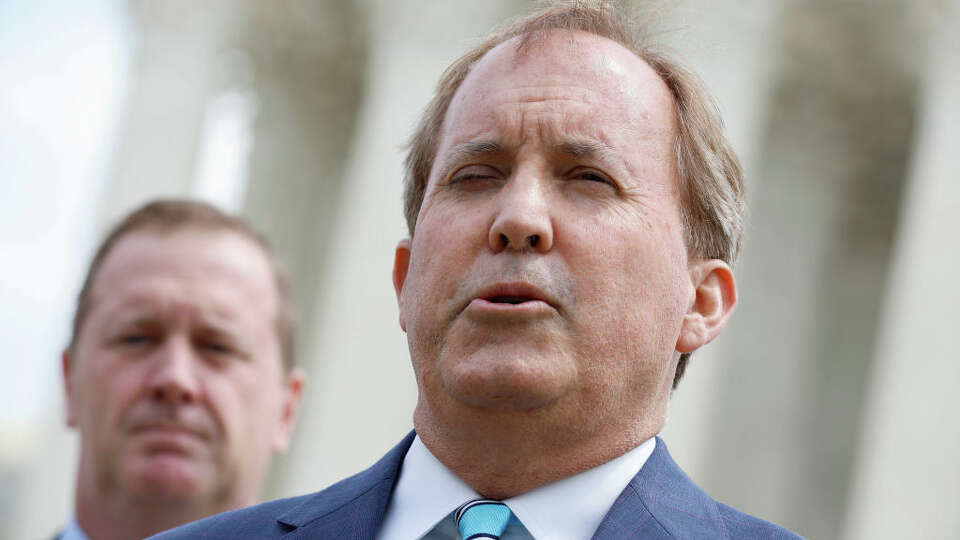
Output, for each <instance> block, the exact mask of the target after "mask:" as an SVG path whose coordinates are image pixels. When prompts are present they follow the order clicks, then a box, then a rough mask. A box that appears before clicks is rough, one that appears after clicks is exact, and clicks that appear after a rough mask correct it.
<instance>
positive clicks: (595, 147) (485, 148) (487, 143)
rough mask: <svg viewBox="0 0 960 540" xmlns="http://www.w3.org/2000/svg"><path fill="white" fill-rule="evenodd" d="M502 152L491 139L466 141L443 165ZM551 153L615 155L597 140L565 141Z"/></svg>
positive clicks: (499, 145)
mask: <svg viewBox="0 0 960 540" xmlns="http://www.w3.org/2000/svg"><path fill="white" fill-rule="evenodd" d="M504 151H505V149H504V146H503V144H501V143H500V142H497V141H495V140H492V139H483V140H478V141H468V142H465V143H462V144H458V145H457V146H454V147H453V148H452V149H451V150H450V152H449V153H448V154H447V156H446V159H444V160H443V163H444V166H445V168H446V167H450V166H452V165H453V164H456V163H460V162H462V161H464V160H470V159H474V158H478V157H481V156H489V155H491V154H500V153H502V152H504ZM553 151H554V152H556V153H558V154H566V155H568V156H573V157H587V158H597V159H603V158H606V157H609V156H610V155H612V154H615V152H614V150H613V148H612V147H611V146H610V145H608V144H606V143H604V142H601V141H597V140H567V141H563V142H561V143H558V144H556V145H554V146H553Z"/></svg>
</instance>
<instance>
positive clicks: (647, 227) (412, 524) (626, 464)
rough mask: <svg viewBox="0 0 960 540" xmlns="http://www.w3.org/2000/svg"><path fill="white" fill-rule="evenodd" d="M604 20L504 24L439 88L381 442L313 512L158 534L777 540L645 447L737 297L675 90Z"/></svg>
mask: <svg viewBox="0 0 960 540" xmlns="http://www.w3.org/2000/svg"><path fill="white" fill-rule="evenodd" d="M637 32H638V30H636V29H634V28H633V27H632V26H630V24H629V23H628V22H627V21H626V19H625V18H622V17H620V16H619V15H618V14H617V13H615V12H614V10H613V9H611V8H609V7H608V6H605V5H600V6H593V7H591V6H588V5H584V3H582V2H578V3H562V4H557V5H554V6H552V7H549V8H546V9H544V10H542V11H538V12H536V13H533V14H531V15H528V16H526V17H523V18H521V19H519V20H517V21H514V22H512V23H510V24H508V25H507V26H505V27H504V28H502V29H500V30H499V31H497V32H495V33H494V34H492V35H491V36H489V37H488V38H487V39H486V40H485V41H484V42H483V44H481V45H480V46H478V47H477V48H475V49H473V50H472V51H470V52H468V53H467V54H466V55H465V56H463V57H462V58H461V59H459V60H458V61H457V62H455V63H454V64H453V65H452V66H451V67H450V68H449V69H448V70H447V72H446V74H445V75H444V78H443V79H442V80H441V81H440V85H439V88H438V92H437V94H436V95H435V96H434V99H433V101H432V102H431V103H430V105H429V106H428V108H427V110H426V113H425V115H424V117H423V119H422V121H421V123H420V126H419V129H418V131H417V133H416V135H415V137H414V140H413V144H412V147H411V150H410V154H409V156H408V158H407V167H408V169H407V178H406V182H407V185H406V199H405V209H406V217H407V222H408V226H409V232H410V238H409V239H407V240H404V241H401V242H400V244H399V246H398V247H397V249H396V258H395V264H394V270H393V281H394V285H395V288H396V291H397V298H398V301H399V308H400V309H399V311H400V326H401V327H402V328H403V329H404V331H406V333H407V339H408V344H409V349H410V357H411V360H412V363H413V368H414V372H415V374H416V380H417V385H418V387H419V400H418V403H417V407H416V410H415V411H414V426H415V428H416V431H415V432H414V433H411V434H410V435H409V436H408V437H407V438H406V439H405V440H404V441H403V442H401V443H400V444H399V445H398V446H397V447H395V448H394V449H393V450H392V451H390V452H389V453H388V454H387V455H386V456H385V457H384V458H383V459H382V460H381V461H380V462H378V463H377V464H375V465H374V466H373V467H371V468H370V469H368V470H366V471H364V472H362V473H360V474H359V475H357V476H354V477H352V478H348V479H347V480H344V481H342V482H340V483H338V484H336V485H334V486H332V487H330V488H328V489H326V490H324V491H321V492H319V493H316V494H313V495H309V496H304V497H299V498H295V499H290V500H286V501H279V502H274V503H269V504H267V505H263V506H260V507H256V508H253V509H248V510H245V511H241V512H237V513H233V514H230V515H227V516H220V517H214V518H210V519H208V520H204V521H201V522H200V523H197V524H193V525H190V526H187V527H184V528H182V529H179V530H178V531H176V532H174V533H171V534H170V535H169V536H163V538H171V539H172V538H179V539H187V538H193V539H201V538H203V539H210V538H228V537H230V536H231V535H241V536H243V535H246V536H250V537H257V538H280V537H283V535H289V536H287V537H289V538H294V537H296V538H357V539H361V538H362V539H367V538H369V539H374V538H379V539H385V540H394V539H411V538H428V539H460V538H463V539H472V538H504V539H507V538H541V539H549V540H553V539H568V538H569V539H588V538H602V539H623V538H644V539H652V538H710V539H716V538H785V539H786V538H795V537H796V536H795V535H793V534H792V533H790V532H788V531H786V530H784V529H782V528H780V527H777V526H776V525H773V524H771V523H768V522H765V521H763V520H760V519H757V518H754V517H751V516H748V515H746V514H744V513H741V512H739V511H737V510H734V509H732V508H730V507H729V506H726V505H723V504H720V503H718V502H716V501H715V500H713V499H712V498H710V497H709V496H708V495H707V494H706V493H704V492H703V491H701V490H700V489H699V488H698V487H697V486H696V485H694V483H693V482H692V481H691V480H690V479H689V478H688V477H687V476H686V475H684V473H683V472H682V471H681V470H680V468H679V467H678V466H677V465H676V464H675V463H674V461H673V460H672V459H671V457H670V454H669V453H668V451H667V448H666V445H665V444H664V442H663V441H662V440H660V439H659V438H657V434H658V433H659V432H660V430H661V429H662V427H663V425H664V422H665V419H666V414H667V408H668V404H669V400H670V397H671V393H672V391H673V389H674V387H675V386H676V384H677V383H678V382H679V380H680V378H681V376H682V375H683V371H684V369H685V367H686V365H687V362H688V360H689V358H690V355H691V354H692V353H693V352H694V351H696V350H697V349H698V348H700V347H702V346H703V345H705V344H707V343H708V342H710V341H711V340H713V339H714V338H715V337H716V336H717V335H718V334H719V333H720V331H721V330H722V329H723V327H724V324H725V323H726V321H727V319H728V317H729V316H730V314H731V313H732V310H733V308H734V305H735V304H736V300H737V293H736V285H735V282H734V277H733V272H732V270H731V265H732V264H733V261H734V259H735V257H736V255H737V251H738V249H739V245H740V235H741V230H742V223H743V217H742V214H743V208H744V198H743V183H742V178H741V169H740V165H739V163H738V160H737V158H736V156H735V155H734V153H733V151H732V150H731V148H730V145H729V144H728V142H727V141H726V139H725V137H724V135H723V132H722V128H721V122H720V119H719V117H718V115H717V113H716V111H715V108H714V107H713V104H712V102H711V101H710V99H709V97H708V95H707V94H706V93H705V91H704V90H703V89H702V87H701V86H700V84H699V83H698V82H697V79H696V78H695V77H694V76H693V75H691V74H690V73H689V72H687V71H685V70H684V69H683V68H681V67H680V66H679V65H678V64H676V63H675V62H673V61H671V60H670V59H668V58H667V57H665V56H662V55H660V54H658V53H656V52H654V51H653V50H652V49H650V48H648V47H646V46H644V45H643V44H642V42H641V40H640V39H639V38H638V37H637V35H638V34H637Z"/></svg>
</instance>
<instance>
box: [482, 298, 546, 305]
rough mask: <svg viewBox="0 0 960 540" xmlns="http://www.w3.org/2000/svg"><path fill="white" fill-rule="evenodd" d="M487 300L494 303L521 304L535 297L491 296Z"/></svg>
mask: <svg viewBox="0 0 960 540" xmlns="http://www.w3.org/2000/svg"><path fill="white" fill-rule="evenodd" d="M487 300H488V301H489V302H492V303H494V304H522V303H524V302H532V301H534V300H537V299H536V298H532V297H530V296H493V297H490V298H488V299H487Z"/></svg>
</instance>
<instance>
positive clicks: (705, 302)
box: [677, 259, 737, 353]
mask: <svg viewBox="0 0 960 540" xmlns="http://www.w3.org/2000/svg"><path fill="white" fill-rule="evenodd" d="M690 281H691V284H692V285H693V291H694V297H693V302H692V303H691V305H690V308H689V309H688V310H687V314H686V315H685V316H684V317H683V325H682V326H681V328H680V337H679V338H677V351H678V352H680V353H691V352H693V351H695V350H697V349H699V348H700V347H703V346H704V345H706V344H707V343H710V342H711V341H713V339H714V338H716V337H717V336H718V335H720V331H721V330H723V327H724V325H726V324H727V319H729V318H730V315H731V314H732V313H733V308H734V306H736V305H737V284H736V282H735V281H734V279H733V270H731V269H730V267H729V266H728V265H727V263H725V262H723V261H721V260H718V259H707V260H702V261H698V262H695V263H692V264H691V267H690Z"/></svg>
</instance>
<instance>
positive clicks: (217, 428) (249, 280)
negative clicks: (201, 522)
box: [59, 200, 303, 540]
mask: <svg viewBox="0 0 960 540" xmlns="http://www.w3.org/2000/svg"><path fill="white" fill-rule="evenodd" d="M293 344H294V312H293V305H292V301H291V298H290V288H289V284H288V281H287V277H286V274H285V273H284V271H283V269H282V268H281V267H280V265H279V263H278V261H277V260H276V259H275V257H274V255H273V254H272V252H271V249H270V246H269V245H268V243H267V242H266V240H265V239H264V238H263V237H262V236H260V235H259V234H258V233H256V232H255V231H254V230H253V229H252V228H251V227H250V226H249V225H248V224H247V223H245V222H244V221H243V220H241V219H239V218H237V217H234V216H230V215H226V214H224V213H222V212H220V211H219V210H217V209H216V208H214V207H212V206H210V205H208V204H205V203H200V202H193V201H181V200H162V201H156V202H152V203H149V204H147V205H145V206H143V207H141V208H140V209H138V210H136V211H134V212H133V213H131V214H130V215H128V216H127V217H126V218H125V219H124V220H123V221H121V222H120V223H119V224H118V225H117V226H116V227H115V228H114V229H113V230H112V231H111V232H110V233H109V234H108V235H107V237H106V239H105V240H104V241H103V243H102V244H101V245H100V247H99V249H98V250H97V253H96V255H95V257H94V259H93V262H92V263H91V265H90V268H89V270H88V272H87V276H86V279H85V281H84V284H83V288H82V290H81V292H80V296H79V299H78V302H77V311H76V315H75V317H74V323H73V335H72V338H71V341H70V344H69V346H68V347H67V349H66V351H64V353H63V376H64V382H65V389H66V405H67V424H68V425H69V426H70V427H73V428H76V429H77V431H79V433H80V461H79V466H78V472H77V483H76V494H75V497H76V498H75V515H74V518H73V519H71V520H70V521H69V522H68V524H67V526H66V528H65V529H64V530H63V532H62V533H61V534H60V535H59V538H61V539H62V540H78V539H80V540H83V539H90V540H133V539H139V538H144V537H146V536H149V535H151V534H154V533H156V532H159V531H162V530H165V529H168V528H170V527H173V526H176V525H179V524H181V523H186V522H189V521H193V520H196V519H199V518H202V517H204V516H207V515H210V514H215V513H218V512H223V511H226V510H230V509H234V508H240V507H244V506H248V505H251V504H253V503H255V502H256V501H257V498H258V495H259V491H260V489H261V486H262V485H263V482H264V480H265V477H266V474H267V470H268V465H269V463H270V460H271V456H272V454H273V453H276V452H282V451H283V450H285V449H286V447H287V445H288V442H289V440H290V435H291V431H292V429H293V426H294V421H295V418H296V412H297V406H298V403H299V400H300V396H301V392H302V387H303V374H302V373H301V371H300V370H299V369H298V368H295V367H294V359H293V348H294V347H293Z"/></svg>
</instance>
